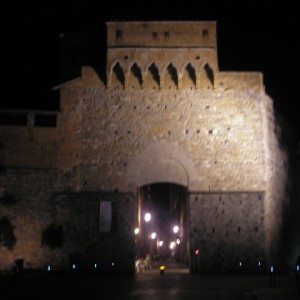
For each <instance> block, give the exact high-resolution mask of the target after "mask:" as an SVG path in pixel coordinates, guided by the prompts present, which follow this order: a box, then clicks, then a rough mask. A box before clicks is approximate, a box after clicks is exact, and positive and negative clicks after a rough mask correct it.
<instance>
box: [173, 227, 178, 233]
mask: <svg viewBox="0 0 300 300" xmlns="http://www.w3.org/2000/svg"><path fill="white" fill-rule="evenodd" d="M178 231H179V227H178V226H177V225H175V226H174V227H173V232H174V233H178Z"/></svg>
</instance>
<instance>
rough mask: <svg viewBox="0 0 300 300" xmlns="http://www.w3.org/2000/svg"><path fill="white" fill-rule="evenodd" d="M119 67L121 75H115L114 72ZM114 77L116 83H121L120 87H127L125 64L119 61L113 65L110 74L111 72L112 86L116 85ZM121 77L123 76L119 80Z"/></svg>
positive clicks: (110, 80) (110, 81)
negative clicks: (114, 79)
mask: <svg viewBox="0 0 300 300" xmlns="http://www.w3.org/2000/svg"><path fill="white" fill-rule="evenodd" d="M118 65H119V66H120V70H121V74H114V70H115V68H116V67H117V66H118ZM114 76H116V81H119V83H120V85H121V86H123V87H124V86H125V71H124V66H123V64H122V63H121V62H120V61H119V60H116V61H114V62H113V63H112V64H111V67H110V72H109V84H110V86H113V85H114V82H113V77H114ZM119 76H121V77H122V78H118V77H119Z"/></svg>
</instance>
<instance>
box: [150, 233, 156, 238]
mask: <svg viewBox="0 0 300 300" xmlns="http://www.w3.org/2000/svg"><path fill="white" fill-rule="evenodd" d="M155 238H156V232H152V233H151V239H152V240H154V239H155Z"/></svg>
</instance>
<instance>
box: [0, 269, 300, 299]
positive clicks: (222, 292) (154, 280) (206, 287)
mask: <svg viewBox="0 0 300 300" xmlns="http://www.w3.org/2000/svg"><path fill="white" fill-rule="evenodd" d="M297 293H298V292H297V287H296V283H295V280H294V278H293V277H292V276H277V278H276V286H274V287H270V282H269V277H268V276H256V277H255V276H207V275H205V276H204V275H190V274H189V273H188V270H187V269H185V268H183V267H182V266H179V265H173V266H167V269H166V271H165V273H164V275H161V274H160V271H159V268H158V267H155V268H153V269H152V270H151V271H146V272H143V273H139V274H136V275H135V276H130V277H122V276H117V277H116V276H115V277H113V276H107V277H104V276H95V275H89V276H87V275H84V276H83V275H66V274H64V275H62V274H60V275H57V274H56V275H50V274H44V275H43V274H42V275H41V274H27V275H26V274H25V275H20V276H18V277H16V278H14V279H12V278H11V279H2V280H0V300H8V299H9V300H17V299H18V300H25V299H26V300H27V299H30V300H35V299H43V300H48V299H49V300H50V299H51V300H52V299H53V300H54V299H55V300H56V299H72V300H74V299H82V300H93V299H97V300H114V299H117V300H123V299H124V300H125V299H126V300H127V299H130V300H141V299H143V300H144V299H153V300H154V299H155V300H168V299H172V300H182V299H184V300H194V299H195V300H196V299H197V300H200V299H201V300H208V299H209V300H211V299H213V300H221V299H222V300H227V299H228V300H260V299H264V300H266V299H270V300H299V299H300V297H299V295H300V294H299V293H298V294H297Z"/></svg>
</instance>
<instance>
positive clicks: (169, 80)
mask: <svg viewBox="0 0 300 300" xmlns="http://www.w3.org/2000/svg"><path fill="white" fill-rule="evenodd" d="M164 86H165V87H166V88H169V89H171V88H178V72H177V69H176V68H175V67H174V65H173V64H172V63H169V65H168V66H167V68H166V71H165V74H164Z"/></svg>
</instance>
